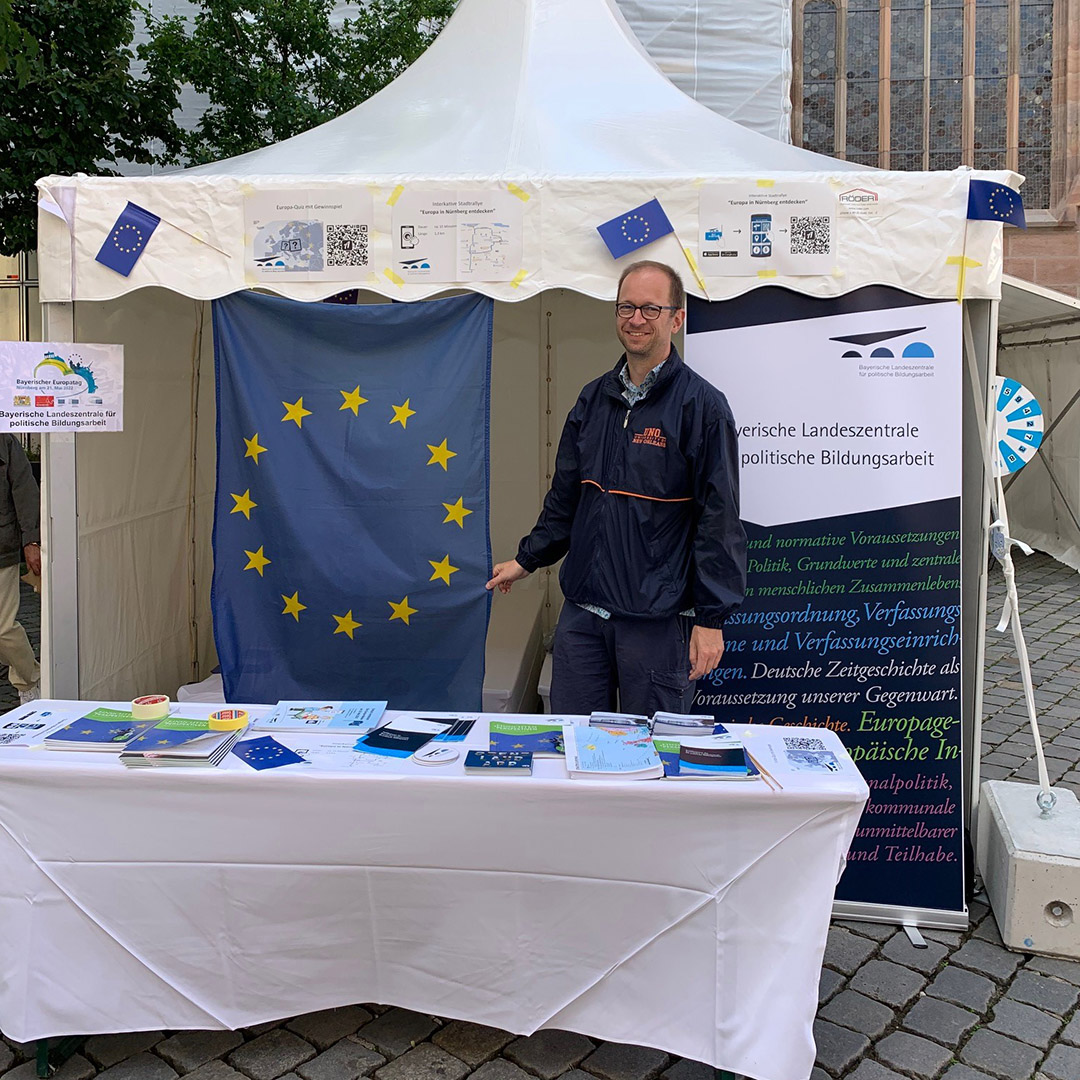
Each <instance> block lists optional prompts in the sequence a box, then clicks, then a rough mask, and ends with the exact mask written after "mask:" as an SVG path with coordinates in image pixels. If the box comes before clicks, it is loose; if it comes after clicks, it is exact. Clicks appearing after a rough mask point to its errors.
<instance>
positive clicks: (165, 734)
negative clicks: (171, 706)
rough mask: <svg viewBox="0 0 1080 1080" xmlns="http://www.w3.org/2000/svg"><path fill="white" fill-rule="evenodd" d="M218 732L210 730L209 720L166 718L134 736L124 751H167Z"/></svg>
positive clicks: (181, 717)
mask: <svg viewBox="0 0 1080 1080" xmlns="http://www.w3.org/2000/svg"><path fill="white" fill-rule="evenodd" d="M220 734H221V733H220V732H218V731H213V732H212V731H211V730H210V721H209V720H190V719H188V718H187V717H185V716H166V717H165V719H164V720H159V721H158V722H157V723H156V724H154V725H153V727H149V728H147V729H146V730H145V731H144V732H142V733H141V734H140V735H136V736H135V738H134V739H132V740H131V741H130V742H129V743H128V744H127V746H125V747H124V749H125V751H132V750H141V751H146V750H154V751H163V750H168V749H170V748H171V747H174V746H180V745H181V744H182V743H188V742H191V741H192V740H193V739H201V738H203V737H204V736H206V735H220Z"/></svg>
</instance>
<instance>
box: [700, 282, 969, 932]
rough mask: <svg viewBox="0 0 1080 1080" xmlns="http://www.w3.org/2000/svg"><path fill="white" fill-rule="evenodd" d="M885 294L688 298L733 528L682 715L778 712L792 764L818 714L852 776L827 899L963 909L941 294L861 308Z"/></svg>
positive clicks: (954, 419) (953, 517)
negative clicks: (700, 670)
mask: <svg viewBox="0 0 1080 1080" xmlns="http://www.w3.org/2000/svg"><path fill="white" fill-rule="evenodd" d="M768 292H769V293H773V290H768ZM879 293H887V294H888V295H887V297H885V296H878V294H879ZM867 294H868V295H867ZM875 297H876V299H875ZM897 302H898V297H897V294H896V293H895V291H892V290H862V291H861V292H858V293H855V294H852V295H851V296H849V297H845V298H842V299H840V300H836V301H831V300H830V301H824V300H808V299H807V298H804V297H798V298H795V297H793V296H792V294H790V293H787V292H785V291H782V290H776V291H775V294H774V295H773V297H772V301H771V303H772V306H771V307H770V309H769V314H768V315H767V318H769V319H771V320H773V321H770V322H767V323H765V324H764V325H762V324H758V325H740V317H739V305H740V303H741V302H740V301H734V302H729V303H728V304H698V305H697V306H695V307H694V308H692V310H691V316H690V323H689V333H688V336H687V343H686V353H687V361H688V363H690V364H691V366H692V367H694V368H695V369H696V370H697V371H699V372H700V373H701V374H703V375H704V376H706V377H707V378H708V379H709V380H710V381H711V382H713V383H714V384H715V385H716V386H718V387H720V388H721V389H722V390H723V391H724V393H725V394H726V395H727V397H728V399H729V401H730V403H731V407H732V410H733V412H734V414H735V419H736V424H737V426H738V430H739V450H740V457H741V473H740V475H741V506H742V517H743V520H744V522H745V524H746V529H747V536H748V540H749V579H748V581H749V588H748V592H747V598H746V602H745V604H744V605H743V607H742V609H741V610H740V611H739V612H738V613H736V614H735V615H734V616H733V617H732V618H731V619H730V620H729V622H728V624H727V626H726V627H725V635H724V636H725V640H726V642H727V648H726V651H725V654H724V659H723V662H722V665H721V667H720V668H718V669H717V670H716V671H714V672H713V673H712V676H711V678H710V679H708V680H703V681H702V682H701V683H699V685H698V693H697V696H696V701H695V711H696V712H708V711H711V712H712V713H714V714H715V715H716V716H717V718H718V719H721V720H728V719H730V720H733V721H737V722H743V723H746V722H750V723H755V724H779V725H789V726H791V727H792V732H791V735H790V736H788V740H789V744H788V748H789V750H790V751H792V752H793V754H795V755H797V756H800V760H801V758H802V757H805V756H806V755H801V754H800V752H801V751H806V750H813V749H814V747H815V746H816V745H817V741H816V740H815V739H814V736H813V732H811V731H805V730H802V731H800V730H798V729H804V728H807V727H811V726H814V725H818V726H826V727H829V728H832V729H833V730H834V731H836V732H837V733H838V734H839V735H840V737H841V739H843V741H844V743H845V745H846V746H847V748H848V750H849V751H850V753H851V756H852V757H853V758H854V760H855V762H856V764H857V765H858V766H859V768H860V769H861V770H862V773H863V775H864V777H865V778H866V780H867V783H868V784H869V786H870V790H871V797H870V802H869V804H868V806H867V809H866V812H865V814H864V816H863V819H862V822H861V823H860V827H859V829H858V831H857V833H856V838H855V841H854V844H853V845H852V849H851V851H850V852H849V855H848V867H847V870H846V872H845V874H844V877H843V879H842V880H841V883H840V887H839V889H838V890H837V898H838V899H839V900H845V901H858V902H865V903H869V904H886V905H889V906H901V907H905V908H916V909H930V910H941V911H962V910H963V909H964V889H963V881H964V879H963V844H964V838H963V827H964V822H963V812H962V805H961V804H962V799H961V791H962V777H961V757H960V754H961V731H960V726H961V682H960V655H961V653H960V484H961V461H960V435H961V430H960V416H961V397H960V394H961V352H960V343H961V323H960V306H959V305H958V304H955V303H920V302H918V301H917V300H916V299H915V298H913V297H904V298H903V300H902V301H900V302H904V303H906V304H907V305H909V306H887V307H884V306H879V305H881V304H884V303H890V304H892V305H896V304H897ZM761 303H762V301H761V300H760V299H758V300H755V301H752V302H751V301H746V302H745V303H742V307H743V308H744V309H748V308H749V307H751V306H752V305H754V304H756V305H759V306H760V304H761ZM732 304H734V305H735V306H734V308H733V309H732V307H731V305H732ZM868 305H874V306H873V308H872V309H869V310H868V309H867V308H868ZM845 307H846V308H847V310H845ZM725 309H728V310H725ZM760 316H761V311H760V310H758V312H757V315H756V317H760ZM777 320H784V321H777ZM742 321H743V322H744V323H745V322H749V321H750V319H749V316H744V317H743V319H742Z"/></svg>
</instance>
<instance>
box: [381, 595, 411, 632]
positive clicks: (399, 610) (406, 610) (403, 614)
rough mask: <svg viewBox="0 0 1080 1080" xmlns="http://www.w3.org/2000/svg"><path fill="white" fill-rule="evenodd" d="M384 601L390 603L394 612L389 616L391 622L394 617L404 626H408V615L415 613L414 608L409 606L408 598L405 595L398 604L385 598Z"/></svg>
mask: <svg viewBox="0 0 1080 1080" xmlns="http://www.w3.org/2000/svg"><path fill="white" fill-rule="evenodd" d="M386 602H387V603H388V604H389V605H390V607H391V608H392V609H393V612H394V614H393V615H391V616H390V621H391V622H393V621H394V620H395V619H400V620H401V621H402V622H403V623H404V624H405V625H406V626H408V625H409V616H410V615H415V614H416V611H417V609H416V608H414V607H409V598H408V597H407V596H406V597H405V599H404V600H402V601H401V603H400V604H395V603H394V601H393V600H387V601H386Z"/></svg>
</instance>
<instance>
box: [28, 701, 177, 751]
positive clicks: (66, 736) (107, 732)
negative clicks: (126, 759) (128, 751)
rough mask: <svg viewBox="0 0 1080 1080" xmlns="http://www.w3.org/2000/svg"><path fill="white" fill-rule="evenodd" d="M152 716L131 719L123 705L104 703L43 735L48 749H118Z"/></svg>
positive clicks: (149, 723)
mask: <svg viewBox="0 0 1080 1080" xmlns="http://www.w3.org/2000/svg"><path fill="white" fill-rule="evenodd" d="M156 723H157V721H156V720H135V719H133V718H132V715H131V713H130V712H129V711H128V710H126V709H110V708H107V707H105V706H102V707H101V708H98V709H94V710H93V711H92V712H88V713H87V714H86V715H85V716H84V717H82V718H81V719H79V720H76V721H74V722H73V723H71V724H68V725H67V727H62V728H61V729H60V730H59V731H54V732H53V733H52V734H51V735H47V736H46V737H45V746H46V747H48V748H49V749H50V750H106V751H114V752H119V751H121V750H123V749H124V747H125V746H127V744H128V743H129V742H130V741H131V740H132V739H134V738H135V736H137V735H140V734H142V732H144V731H146V730H147V729H148V728H152V727H153V726H154V724H156Z"/></svg>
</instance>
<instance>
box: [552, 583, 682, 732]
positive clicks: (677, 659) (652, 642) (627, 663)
mask: <svg viewBox="0 0 1080 1080" xmlns="http://www.w3.org/2000/svg"><path fill="white" fill-rule="evenodd" d="M692 629H693V619H691V618H690V617H689V616H687V615H672V616H670V617H668V618H663V619H624V618H620V617H619V616H617V615H612V617H611V618H610V619H602V618H601V617H600V616H599V615H597V614H595V613H594V612H592V611H586V610H585V609H584V608H582V607H578V605H577V604H572V603H570V601H569V600H568V601H567V602H566V603H565V604H563V609H562V614H561V615H560V616H559V625H558V626H557V627H556V628H555V647H554V655H553V657H552V660H553V669H552V673H551V711H552V712H553V713H590V712H594V711H607V712H614V711H615V710H616V709H618V710H619V711H621V712H626V713H636V714H638V715H639V716H652V714H653V713H654V712H675V713H687V712H689V711H690V709H691V706H692V705H693V701H694V685H693V684H692V683H691V682H690V632H691V630H692Z"/></svg>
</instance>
